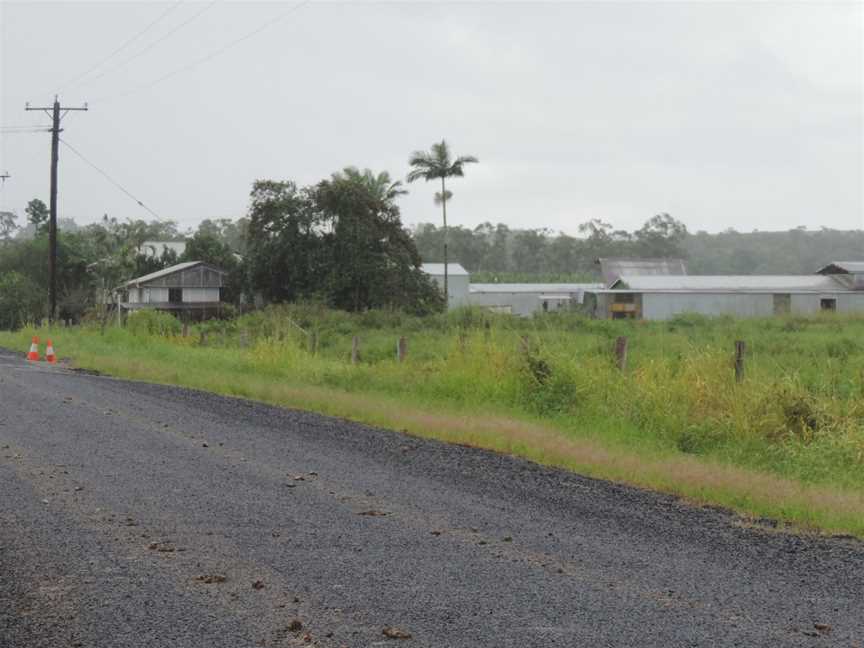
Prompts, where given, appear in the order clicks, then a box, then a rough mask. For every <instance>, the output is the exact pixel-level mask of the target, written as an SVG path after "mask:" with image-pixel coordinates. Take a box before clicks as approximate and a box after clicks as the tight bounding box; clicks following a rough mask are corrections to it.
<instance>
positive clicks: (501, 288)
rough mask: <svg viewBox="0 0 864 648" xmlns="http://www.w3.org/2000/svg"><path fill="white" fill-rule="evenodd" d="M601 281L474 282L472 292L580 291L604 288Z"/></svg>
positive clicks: (471, 287)
mask: <svg viewBox="0 0 864 648" xmlns="http://www.w3.org/2000/svg"><path fill="white" fill-rule="evenodd" d="M604 287H605V286H604V284H601V283H575V284H570V283H534V284H532V283H482V284H475V283H472V284H471V286H470V290H471V292H472V293H554V294H558V295H560V294H564V293H578V292H582V291H585V290H594V289H596V288H604Z"/></svg>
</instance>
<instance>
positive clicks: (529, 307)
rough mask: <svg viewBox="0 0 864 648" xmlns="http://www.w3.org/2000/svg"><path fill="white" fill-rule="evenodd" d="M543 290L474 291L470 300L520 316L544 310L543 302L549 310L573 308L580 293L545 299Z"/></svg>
mask: <svg viewBox="0 0 864 648" xmlns="http://www.w3.org/2000/svg"><path fill="white" fill-rule="evenodd" d="M543 294H544V293H542V292H539V291H538V292H472V293H470V294H469V295H468V302H469V303H470V304H471V305H473V306H482V307H484V308H495V307H497V308H500V309H502V310H504V311H505V312H510V313H512V314H513V315H519V316H520V317H528V316H530V315H533V314H534V313H537V312H541V311H542V310H543V302H544V301H545V302H547V304H548V311H549V312H553V311H556V310H567V309H569V308H571V305H572V304H573V303H574V300H576V299H577V298H578V295H573V296H572V299H567V300H562V299H551V298H547V299H543V298H542V295H543Z"/></svg>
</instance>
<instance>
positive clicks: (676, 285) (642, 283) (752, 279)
mask: <svg viewBox="0 0 864 648" xmlns="http://www.w3.org/2000/svg"><path fill="white" fill-rule="evenodd" d="M610 288H614V289H618V290H626V289H630V290H636V291H640V290H644V291H656V290H662V291H693V292H700V291H712V290H743V291H748V290H751V291H752V290H755V291H765V292H771V291H774V292H777V291H781V292H824V291H828V292H831V291H837V290H845V287H844V286H842V285H841V284H840V283H839V282H837V281H835V280H834V279H833V278H831V277H830V276H825V275H818V274H817V275H717V276H711V275H684V276H665V277H664V276H649V277H645V276H623V277H621V278H620V279H618V281H616V282H614V283H613V284H612V285H611V286H610Z"/></svg>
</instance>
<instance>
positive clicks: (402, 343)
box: [396, 336, 408, 362]
mask: <svg viewBox="0 0 864 648" xmlns="http://www.w3.org/2000/svg"><path fill="white" fill-rule="evenodd" d="M406 355H408V340H406V339H405V337H404V336H401V337H400V338H399V340H398V341H397V342H396V360H398V361H399V362H405V356H406Z"/></svg>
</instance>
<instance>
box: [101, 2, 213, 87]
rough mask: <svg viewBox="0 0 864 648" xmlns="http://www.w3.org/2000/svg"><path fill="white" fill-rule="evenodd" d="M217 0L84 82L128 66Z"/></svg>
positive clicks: (194, 18)
mask: <svg viewBox="0 0 864 648" xmlns="http://www.w3.org/2000/svg"><path fill="white" fill-rule="evenodd" d="M217 2H218V0H210V2H209V3H207V4H206V5H205V6H204V8H203V9H201V10H200V11H198V12H196V13H194V14H193V15H192V16H191V17H189V18H187V19H186V20H184V21H183V22H182V23H180V24H179V25H177V26H176V27H174V29H172V30H170V31H169V32H168V33H166V34H164V35H163V36H162V37H161V38H157V39H156V40H155V41H153V42H152V43H149V44H148V45H146V46H144V48H143V49H141V50H138V51H137V52H136V53H135V54H133V55H132V56H130V57H128V58H126V59H124V60H123V61H121V62H120V63H119V64H117V65H116V66H115V67H113V68H109V69H108V70H104V71H102V72H100V73H99V74H97V75H96V76H94V77H91V78H89V79H87V80H86V81H85V82H84V84H85V85H86V84H88V83H92V82H94V81H96V80H98V79H101V78H102V77H104V76H106V75H108V74H111V73H112V72H117V71H119V70H121V69H123V68H124V67H125V66H127V65H128V64H129V63H131V62H132V61H134V60H135V59H137V58H140V57H141V56H143V55H144V54H146V53H147V52H149V51H150V50H151V49H153V48H154V47H156V46H157V45H158V44H159V43H161V42H162V41H164V40H166V39H168V38H170V37H171V36H173V35H174V34H175V33H177V32H178V31H180V30H181V29H183V28H184V27H185V26H186V25H188V24H189V23H191V22H192V21H194V20H196V19H197V18H198V17H199V16H201V14H203V13H204V12H205V11H208V10H209V9H210V8H211V7H213V5H214V4H216V3H217Z"/></svg>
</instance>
